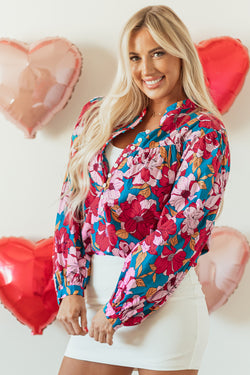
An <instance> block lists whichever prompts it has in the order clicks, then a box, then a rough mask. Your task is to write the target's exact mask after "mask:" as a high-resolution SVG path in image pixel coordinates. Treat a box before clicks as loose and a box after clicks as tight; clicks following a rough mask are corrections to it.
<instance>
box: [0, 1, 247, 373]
mask: <svg viewBox="0 0 250 375" xmlns="http://www.w3.org/2000/svg"><path fill="white" fill-rule="evenodd" d="M158 3H159V1H158V0H157V1H155V0H151V1H147V0H136V1H134V0H126V1H118V0H105V1H101V0H91V1H84V0H71V1H69V0H43V1H41V2H34V1H31V0H22V1H19V0H8V1H6V2H4V5H3V2H1V4H2V8H1V11H0V37H7V38H14V39H17V40H20V41H25V42H33V41H37V40H39V39H42V38H45V37H47V36H61V37H65V38H67V39H69V40H70V41H71V42H73V43H75V44H76V45H77V46H78V48H79V49H80V51H81V52H82V54H83V57H84V64H83V71H82V75H81V77H80V80H79V82H78V84H77V86H76V89H75V91H74V94H73V96H72V98H71V100H70V101H69V103H68V105H67V106H66V107H65V108H64V109H63V110H62V111H61V112H60V113H58V114H57V115H56V116H55V117H54V119H53V120H52V121H51V122H50V123H49V124H48V125H47V126H46V128H44V129H43V130H41V131H39V132H38V134H37V137H36V139H33V140H28V139H25V138H24V135H23V133H22V131H20V130H19V129H17V128H16V127H15V126H14V125H13V124H12V123H11V122H9V121H7V120H6V119H5V117H4V116H3V115H2V114H0V175H1V183H0V200H1V202H0V207H1V216H0V237H2V236H23V237H26V238H28V239H31V240H39V239H41V238H46V237H49V236H51V235H53V232H54V222H55V215H56V211H57V206H58V198H59V193H60V189H61V184H62V180H63V176H64V172H65V167H66V162H67V155H68V151H69V141H70V135H71V131H72V127H73V125H74V123H75V121H76V119H77V117H78V114H79V112H80V110H81V106H82V104H83V103H84V102H86V101H87V100H88V99H90V98H91V97H93V96H96V95H104V94H105V93H106V91H107V89H108V87H109V85H110V82H111V80H112V78H113V76H114V72H115V68H116V46H117V40H118V35H119V31H120V29H121V26H122V24H123V23H124V22H125V21H126V20H127V19H128V17H129V16H130V15H131V14H132V13H134V12H135V11H136V10H138V9H139V8H141V7H143V6H146V5H150V4H158ZM161 3H163V4H166V5H169V6H171V7H172V8H173V9H174V10H175V11H176V12H177V14H179V16H180V17H181V18H182V19H183V21H184V22H185V23H186V25H187V26H188V28H189V29H190V32H191V35H192V37H193V40H194V41H195V42H199V41H201V40H203V39H208V38H211V37H215V36H224V35H229V36H232V37H236V38H239V39H241V40H242V42H243V43H244V44H245V45H246V46H248V48H249V49H250V22H249V14H250V3H249V1H248V0H238V1H233V2H228V1H227V0H220V1H218V0H210V1H207V2H205V1H198V0H189V1H186V0H178V1H176V0H169V1H163V0H162V1H161ZM249 97H250V74H249V75H248V77H247V80H246V82H245V85H244V87H243V89H242V91H241V93H240V95H239V96H238V97H237V99H236V101H235V103H234V104H233V106H232V107H231V109H230V111H229V112H228V113H227V114H226V115H225V116H224V120H225V124H226V126H227V129H228V133H229V138H230V142H231V153H232V172H231V178H230V182H229V185H228V189H227V192H226V196H225V204H224V209H223V213H222V215H221V217H220V219H219V220H218V223H217V225H228V226H232V227H234V228H236V229H238V230H240V231H241V232H242V233H244V234H245V235H246V236H247V237H248V239H249V238H250V228H249V216H248V212H249V209H250V197H249V191H250V173H249V162H248V161H249V159H250V147H249V146H250V123H249V122H250V120H249V119H250V105H249ZM249 284H250V263H249V264H248V266H247V269H246V271H245V274H244V277H243V279H242V281H241V283H240V286H239V287H238V289H237V291H236V292H235V293H234V295H233V296H232V297H231V298H230V300H229V302H228V303H227V304H226V305H225V306H223V307H222V308H221V309H219V310H217V312H215V313H214V314H213V315H212V316H211V334H210V340H209V344H208V347H207V350H206V353H205V357H204V360H203V364H202V368H201V371H200V374H201V375H211V374H213V375H222V374H223V375H224V374H227V375H235V373H237V374H247V373H248V371H249V367H250V356H249V346H250V296H249ZM66 342H67V335H66V334H65V332H64V331H63V329H62V328H61V327H60V326H59V325H58V323H53V324H52V325H50V326H49V327H47V328H46V329H45V331H44V334H43V335H42V336H32V335H31V334H30V330H29V329H28V328H27V327H26V326H23V325H22V324H20V323H19V322H18V321H17V320H16V318H15V317H14V316H12V314H11V313H10V312H9V311H8V310H6V309H5V308H4V307H3V306H2V305H0V373H1V374H4V375H5V374H6V375H14V374H17V373H18V374H19V375H24V374H25V375H29V374H30V375H31V374H36V375H42V374H44V373H45V374H47V375H54V374H57V371H58V367H59V363H60V361H61V358H62V356H63V352H64V348H65V345H66Z"/></svg>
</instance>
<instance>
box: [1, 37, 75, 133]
mask: <svg viewBox="0 0 250 375" xmlns="http://www.w3.org/2000/svg"><path fill="white" fill-rule="evenodd" d="M81 65H82V58H81V54H80V52H79V51H78V49H77V48H76V47H75V46H74V45H73V44H72V43H70V42H69V41H68V40H66V39H64V38H47V39H44V40H42V41H39V42H37V43H34V44H31V45H27V44H25V43H19V42H17V41H14V40H9V39H0V108H1V109H2V111H3V113H4V114H5V115H6V117H7V118H8V119H10V120H11V121H13V122H14V123H15V124H16V125H18V126H19V127H20V128H21V129H22V130H23V131H24V132H25V134H26V136H27V137H28V138H34V137H35V135H36V132H37V130H38V129H39V128H41V127H42V126H44V125H45V124H47V123H48V122H49V121H50V120H51V118H52V117H53V116H54V115H55V113H57V112H58V111H60V110H61V109H62V108H63V107H64V106H65V105H66V103H67V101H68V100H69V98H70V96H71V94H72V91H73V89H74V86H75V84H76V82H77V80H78V78H79V75H80V72H81Z"/></svg>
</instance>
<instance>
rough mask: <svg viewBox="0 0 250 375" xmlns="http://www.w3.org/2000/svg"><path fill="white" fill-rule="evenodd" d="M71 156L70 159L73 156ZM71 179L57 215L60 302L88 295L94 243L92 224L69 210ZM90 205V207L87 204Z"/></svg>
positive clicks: (76, 131) (56, 261) (55, 258)
mask: <svg viewBox="0 0 250 375" xmlns="http://www.w3.org/2000/svg"><path fill="white" fill-rule="evenodd" d="M90 103H91V102H89V103H87V104H86V105H85V106H84V107H83V109H82V112H81V114H80V117H79V119H78V121H77V124H76V125H75V127H74V130H73V134H72V137H71V147H70V159H71V158H72V157H73V155H74V154H75V152H76V150H75V145H76V143H77V142H78V137H79V134H80V133H81V129H82V126H83V125H82V121H81V119H82V116H83V114H84V113H85V111H86V110H87V109H88V108H89V106H90ZM70 159H69V160H70ZM69 186H70V179H69V175H68V173H66V176H65V178H64V181H63V186H62V191H61V196H60V203H59V209H58V212H57V215H56V224H55V235H54V254H53V266H54V281H55V287H56V291H57V299H58V303H60V301H61V299H62V298H64V297H65V296H67V295H71V294H78V295H81V296H84V289H85V288H86V285H87V283H88V280H89V268H90V260H91V246H90V245H91V244H90V238H89V235H88V226H87V225H84V228H85V230H84V233H82V224H81V223H79V222H78V220H76V219H75V218H74V217H72V215H70V214H69V213H68V212H67V206H68V201H69V195H68V194H67V193H66V194H65V192H67V191H68V190H69ZM85 208H86V207H85Z"/></svg>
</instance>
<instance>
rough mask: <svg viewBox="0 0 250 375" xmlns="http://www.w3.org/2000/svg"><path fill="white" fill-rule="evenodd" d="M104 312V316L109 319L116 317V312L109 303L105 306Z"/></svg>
mask: <svg viewBox="0 0 250 375" xmlns="http://www.w3.org/2000/svg"><path fill="white" fill-rule="evenodd" d="M105 311H106V312H105V314H106V315H107V316H109V317H112V316H115V315H116V311H115V310H114V309H113V307H112V306H111V304H110V302H109V303H108V304H107V306H106V310H105Z"/></svg>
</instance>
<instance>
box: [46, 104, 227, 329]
mask: <svg viewBox="0 0 250 375" xmlns="http://www.w3.org/2000/svg"><path fill="white" fill-rule="evenodd" d="M96 100H101V98H95V99H93V100H92V101H90V102H89V103H87V104H86V105H85V106H84V108H83V110H82V113H81V115H80V117H79V121H78V122H77V124H76V126H75V128H74V131H73V135H72V141H71V157H72V155H74V153H75V152H76V150H75V148H74V145H75V144H76V142H77V140H78V136H79V135H80V134H81V131H82V128H83V126H84V125H82V124H81V121H80V120H81V117H82V115H83V113H84V111H85V110H86V109H87V108H89V106H90V105H92V103H94V102H95V101H96ZM146 112H147V109H144V110H143V111H142V113H141V114H140V115H139V116H138V117H137V118H135V119H134V121H133V122H132V123H131V124H128V125H127V126H125V127H123V128H118V129H116V130H115V131H114V132H113V134H112V136H111V137H110V139H109V140H108V142H107V143H106V144H105V145H104V146H103V147H102V149H101V150H100V151H99V152H98V153H97V154H96V155H95V157H94V158H93V160H91V162H90V165H89V175H90V179H91V189H90V191H89V193H88V196H87V199H86V200H85V202H84V210H85V220H84V223H83V224H82V225H79V224H78V223H76V222H75V221H74V220H72V219H69V215H67V214H66V206H67V200H68V198H67V197H64V198H61V201H60V205H59V210H58V214H57V217H56V229H55V249H54V250H55V251H54V256H53V263H54V270H55V285H56V289H57V295H58V301H59V303H60V300H61V299H62V298H64V297H65V296H67V295H70V294H79V295H84V289H85V288H86V286H87V283H88V281H89V277H90V267H91V256H92V255H93V254H101V255H106V256H119V257H122V258H124V260H125V263H124V267H123V269H122V271H121V274H120V277H119V279H118V280H117V285H116V287H115V289H114V292H113V294H112V296H110V300H109V301H107V303H106V305H105V307H104V312H105V314H106V316H107V318H109V319H111V322H112V325H113V327H114V328H115V329H117V328H119V327H121V326H131V325H136V324H139V323H140V322H141V321H142V320H143V319H145V318H146V317H147V316H148V315H149V314H151V313H152V312H153V311H154V310H157V309H158V308H159V307H160V306H161V305H162V304H163V303H165V302H166V301H167V300H168V298H170V297H171V295H172V294H173V293H174V291H175V289H176V288H177V287H178V285H179V284H180V282H181V281H182V279H183V278H184V276H185V274H186V273H187V272H188V270H189V269H190V267H193V266H195V265H196V262H197V259H198V257H199V256H200V255H201V254H203V253H205V252H206V251H208V246H207V243H208V239H209V236H210V233H211V230H212V228H213V225H214V220H215V217H216V214H217V212H218V209H219V205H220V202H221V199H222V196H223V193H224V190H225V187H226V183H227V180H228V174H229V165H230V154H229V145H228V140H227V135H226V131H225V128H224V125H223V124H222V123H221V121H219V120H218V119H217V118H215V117H214V116H212V115H211V114H210V113H208V112H206V111H203V110H201V109H200V108H198V107H197V106H196V105H195V104H194V103H193V102H191V101H190V100H189V99H186V100H184V101H180V102H177V103H174V104H172V105H171V106H169V107H168V108H167V109H166V112H165V114H164V116H163V117H162V119H161V122H160V124H159V127H158V128H157V129H154V130H152V131H143V132H140V133H138V134H137V136H136V138H135V140H134V142H133V143H132V144H130V145H128V146H127V147H126V148H125V149H124V150H123V151H122V153H121V155H120V156H119V158H118V159H117V160H116V163H115V164H114V166H113V167H112V168H109V165H108V161H107V159H106V156H105V148H106V146H107V144H108V143H109V142H110V141H111V140H112V139H113V138H114V137H116V136H117V135H118V134H120V133H122V132H126V131H127V130H128V129H131V128H134V127H135V126H137V125H138V123H139V122H140V121H141V120H142V118H143V117H144V116H145V114H146ZM67 184H69V180H68V176H66V178H65V181H64V183H63V188H62V193H63V192H64V191H65V188H66V187H67Z"/></svg>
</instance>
